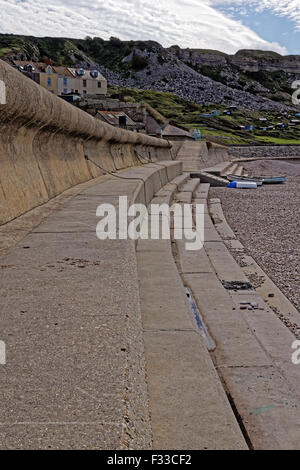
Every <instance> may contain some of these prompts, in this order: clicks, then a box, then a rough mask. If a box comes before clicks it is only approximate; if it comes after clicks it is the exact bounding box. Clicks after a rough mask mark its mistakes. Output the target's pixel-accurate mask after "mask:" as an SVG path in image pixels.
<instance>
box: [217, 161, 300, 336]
mask: <svg viewBox="0 0 300 470" xmlns="http://www.w3.org/2000/svg"><path fill="white" fill-rule="evenodd" d="M244 167H245V169H246V171H247V172H248V174H249V176H259V175H264V176H267V175H271V176H279V175H286V176H287V182H286V184H284V185H281V184H279V185H263V186H262V187H261V188H258V189H256V190H253V189H240V190H238V189H228V188H211V190H210V197H212V198H220V199H221V201H222V207H223V211H224V214H225V217H226V218H227V220H228V223H229V225H230V226H231V228H232V229H233V230H234V232H235V233H236V236H237V238H238V239H239V240H240V241H241V243H242V244H243V245H244V247H245V249H246V251H247V253H248V254H249V255H250V256H252V257H253V258H254V259H255V261H256V262H257V263H258V264H259V265H260V266H261V267H262V269H263V270H264V271H265V272H266V273H267V274H268V276H269V277H270V278H271V279H272V280H273V281H274V283H275V284H276V285H277V286H278V287H279V288H280V290H281V291H282V292H283V293H284V294H285V295H286V297H287V298H288V299H289V300H290V301H291V302H292V303H293V304H294V305H295V307H296V308H297V310H298V311H300V289H299V259H300V244H299V228H300V222H299V215H300V211H299V195H300V162H295V161H288V162H287V161H284V162H283V161H255V162H249V163H245V164H244ZM232 254H233V255H234V256H236V259H237V261H238V262H239V261H240V260H239V256H238V255H236V254H235V253H234V252H233V253H232ZM258 283H259V280H256V282H254V285H255V284H257V285H258ZM276 313H277V314H278V312H276ZM279 316H280V315H279ZM282 320H283V319H282ZM288 326H289V325H288ZM290 327H291V330H292V331H294V333H295V331H296V328H293V326H292V325H291V326H290ZM297 329H298V328H297ZM298 331H299V330H298Z"/></svg>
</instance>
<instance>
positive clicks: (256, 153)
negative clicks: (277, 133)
mask: <svg viewBox="0 0 300 470" xmlns="http://www.w3.org/2000/svg"><path fill="white" fill-rule="evenodd" d="M228 153H229V155H231V156H233V157H236V158H255V157H262V158H266V157H289V156H290V157H296V156H299V155H300V145H299V146H298V145H278V146H268V145H262V146H253V147H228Z"/></svg>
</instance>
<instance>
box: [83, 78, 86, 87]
mask: <svg viewBox="0 0 300 470" xmlns="http://www.w3.org/2000/svg"><path fill="white" fill-rule="evenodd" d="M83 86H84V88H86V80H83Z"/></svg>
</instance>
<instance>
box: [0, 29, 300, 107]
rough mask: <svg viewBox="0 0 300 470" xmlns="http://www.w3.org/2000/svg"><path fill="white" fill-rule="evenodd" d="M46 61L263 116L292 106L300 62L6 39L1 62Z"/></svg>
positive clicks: (128, 44)
mask: <svg viewBox="0 0 300 470" xmlns="http://www.w3.org/2000/svg"><path fill="white" fill-rule="evenodd" d="M1 56H2V57H4V58H6V60H9V58H10V57H11V58H16V57H17V58H23V59H24V60H45V59H46V58H50V59H52V60H53V61H54V63H56V64H59V65H80V66H84V67H85V66H88V67H94V68H96V69H98V70H100V71H101V72H102V73H103V74H104V75H105V76H106V78H107V79H108V81H109V83H110V84H111V85H116V86H125V87H130V88H140V89H153V90H158V91H165V92H172V93H175V94H177V95H178V96H180V97H182V98H185V99H187V100H190V101H193V102H195V103H198V104H201V105H202V104H204V105H206V104H216V105H217V104H219V105H225V106H229V105H237V106H239V107H241V108H245V109H251V110H258V111H273V110H274V111H276V112H277V110H278V111H286V110H288V109H290V108H291V106H292V99H291V95H292V92H293V90H292V88H291V85H292V83H293V81H295V80H299V79H300V56H281V55H280V54H277V53H275V52H272V51H253V50H242V51H239V52H237V53H236V54H235V55H228V54H225V53H222V52H219V51H213V50H201V49H181V48H180V47H179V46H172V47H170V48H167V49H165V48H163V47H162V46H161V45H160V44H158V43H156V42H153V41H120V40H119V39H118V38H111V39H110V40H109V41H104V40H103V39H101V38H93V39H92V38H86V39H85V40H83V39H66V38H35V37H26V36H14V35H0V57H1Z"/></svg>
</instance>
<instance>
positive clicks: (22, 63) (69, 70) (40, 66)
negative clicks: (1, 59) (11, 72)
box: [13, 60, 105, 80]
mask: <svg viewBox="0 0 300 470" xmlns="http://www.w3.org/2000/svg"><path fill="white" fill-rule="evenodd" d="M13 64H14V65H16V66H17V67H26V65H33V67H35V68H36V69H37V70H38V71H39V72H45V69H46V68H47V67H51V69H52V70H51V71H52V73H57V74H58V75H66V76H69V77H74V78H75V77H80V78H82V79H83V80H87V79H89V80H91V79H93V77H91V75H90V73H91V70H84V74H83V75H80V76H79V75H77V73H76V72H77V70H80V68H73V67H64V66H56V65H48V64H46V63H45V62H33V61H30V60H13ZM98 74H99V75H98V77H97V79H98V80H99V78H100V79H101V80H105V77H103V75H102V74H101V73H100V72H98Z"/></svg>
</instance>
